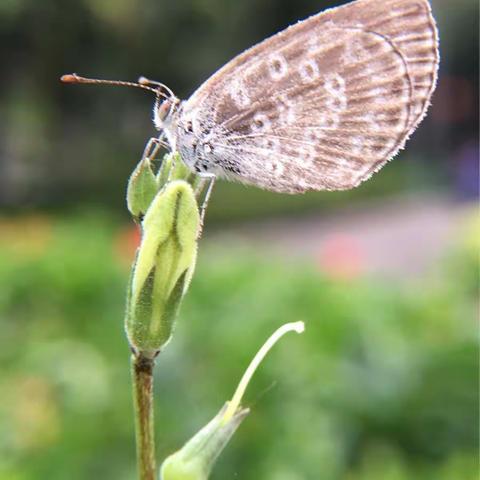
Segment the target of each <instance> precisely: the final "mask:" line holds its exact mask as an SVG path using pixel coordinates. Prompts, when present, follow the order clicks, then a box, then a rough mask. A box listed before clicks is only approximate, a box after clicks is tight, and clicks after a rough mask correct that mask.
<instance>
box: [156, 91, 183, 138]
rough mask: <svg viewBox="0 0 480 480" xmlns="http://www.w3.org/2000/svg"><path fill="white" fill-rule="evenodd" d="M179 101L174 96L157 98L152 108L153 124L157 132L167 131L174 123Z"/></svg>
mask: <svg viewBox="0 0 480 480" xmlns="http://www.w3.org/2000/svg"><path fill="white" fill-rule="evenodd" d="M179 104H180V100H179V99H178V98H176V97H175V96H171V97H167V98H162V97H160V96H157V99H156V100H155V105H154V106H153V123H154V125H155V128H157V130H168V129H169V127H170V126H171V125H172V123H174V120H175V118H176V114H177V112H178V105H179Z"/></svg>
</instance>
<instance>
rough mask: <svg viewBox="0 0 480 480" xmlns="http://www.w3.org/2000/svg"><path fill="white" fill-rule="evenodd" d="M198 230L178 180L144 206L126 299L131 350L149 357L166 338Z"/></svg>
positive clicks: (188, 191)
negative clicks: (145, 208)
mask: <svg viewBox="0 0 480 480" xmlns="http://www.w3.org/2000/svg"><path fill="white" fill-rule="evenodd" d="M199 228H200V218H199V212H198V206H197V202H196V199H195V195H194V193H193V190H192V187H191V186H190V185H189V184H188V183H187V182H185V181H183V180H177V181H173V182H170V183H169V184H168V185H167V186H166V187H165V188H164V189H162V190H161V191H160V192H159V193H158V194H157V196H156V197H155V199H154V200H153V202H152V203H151V205H150V207H149V208H148V210H147V212H146V214H145V217H144V219H143V222H142V232H143V235H142V242H141V245H140V248H139V249H138V252H137V257H136V259H135V263H134V265H133V271H132V275H131V281H130V288H129V292H128V298H127V311H126V331H127V337H128V339H129V342H130V345H131V346H132V348H133V349H134V350H135V351H136V352H141V353H142V354H143V355H145V356H153V355H155V354H156V353H158V351H159V350H160V349H161V347H162V346H164V345H165V344H166V343H167V342H168V340H169V339H170V337H171V334H172V329H173V324H174V320H175V318H176V315H177V312H178V309H179V306H180V303H181V300H182V298H183V296H184V294H185V292H186V291H187V289H188V285H189V283H190V279H191V277H192V274H193V270H194V268H195V261H196V256H197V238H198V232H199Z"/></svg>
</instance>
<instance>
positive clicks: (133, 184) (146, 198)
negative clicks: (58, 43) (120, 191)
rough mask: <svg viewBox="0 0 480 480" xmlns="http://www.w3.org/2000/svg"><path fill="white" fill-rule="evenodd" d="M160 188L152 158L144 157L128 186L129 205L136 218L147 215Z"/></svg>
mask: <svg viewBox="0 0 480 480" xmlns="http://www.w3.org/2000/svg"><path fill="white" fill-rule="evenodd" d="M158 190H159V188H158V185H157V182H156V179H155V175H154V173H153V171H152V166H151V164H150V160H149V159H148V158H144V159H142V160H141V161H140V163H139V164H138V165H137V166H136V167H135V170H134V171H133V173H132V175H131V176H130V179H129V181H128V186H127V207H128V210H129V212H130V213H131V214H132V216H133V217H134V218H135V219H137V220H140V219H141V218H142V217H143V215H145V212H146V211H147V209H148V207H149V206H150V204H151V203H152V200H153V199H154V198H155V195H156V194H157V192H158Z"/></svg>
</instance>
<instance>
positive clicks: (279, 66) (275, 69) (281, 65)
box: [268, 53, 288, 80]
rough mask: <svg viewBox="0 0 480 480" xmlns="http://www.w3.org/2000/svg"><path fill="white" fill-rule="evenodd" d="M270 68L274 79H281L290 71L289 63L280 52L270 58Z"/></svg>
mask: <svg viewBox="0 0 480 480" xmlns="http://www.w3.org/2000/svg"><path fill="white" fill-rule="evenodd" d="M268 70H269V72H270V76H271V77H272V79H273V80H281V79H282V78H283V77H285V75H287V73H288V63H287V60H286V59H285V57H284V56H283V55H281V54H279V53H276V54H274V55H271V56H270V58H269V59H268Z"/></svg>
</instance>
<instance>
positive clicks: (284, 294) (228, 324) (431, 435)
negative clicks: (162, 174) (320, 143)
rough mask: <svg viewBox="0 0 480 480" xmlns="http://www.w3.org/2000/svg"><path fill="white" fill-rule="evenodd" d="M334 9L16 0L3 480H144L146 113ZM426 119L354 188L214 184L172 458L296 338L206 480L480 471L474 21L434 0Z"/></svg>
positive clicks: (252, 2)
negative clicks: (140, 408)
mask: <svg viewBox="0 0 480 480" xmlns="http://www.w3.org/2000/svg"><path fill="white" fill-rule="evenodd" d="M336 3H337V2H335V1H333V0H329V1H321V0H297V1H295V2H291V1H288V0H242V1H238V0H177V1H166V0H143V1H135V0H115V1H114V0H43V1H41V2H39V1H35V0H2V1H1V2H0V36H1V42H0V58H1V75H0V282H1V289H0V479H1V480H31V479H43V478H49V479H50V480H56V479H71V480H77V479H79V480H80V479H87V478H103V479H112V480H113V479H115V480H123V479H125V480H127V479H133V478H135V458H134V443H133V420H132V407H131V392H130V381H129V373H128V369H129V366H128V363H129V351H128V346H127V344H126V342H125V339H124V335H123V326H122V322H123V308H124V290H125V284H126V278H127V275H128V270H129V264H130V262H131V259H132V256H133V252H134V249H135V245H136V244H137V242H138V233H137V232H136V230H135V229H134V228H133V226H132V225H131V222H130V221H129V218H128V216H127V214H126V212H125V205H124V203H125V202H124V192H125V186H126V181H127V178H128V175H129V173H130V172H131V170H132V169H133V167H134V165H135V163H136V162H137V161H138V160H139V158H140V155H141V152H142V150H143V146H144V143H145V142H146V140H147V139H148V138H149V137H150V136H151V135H153V134H154V133H155V132H154V129H153V127H152V124H151V120H150V117H151V112H150V109H151V105H152V98H151V97H149V96H148V95H146V94H145V93H143V92H140V91H136V90H133V89H131V90H128V89H116V88H107V87H103V88H102V87H92V86H84V87H80V86H70V85H63V84H60V83H59V81H58V78H59V76H60V75H61V74H63V73H69V72H73V71H75V72H78V73H79V74H84V75H90V76H96V77H102V78H115V79H126V80H135V79H136V78H137V77H138V76H139V75H145V76H147V77H151V78H155V79H158V80H161V81H162V82H164V83H166V84H168V85H169V86H170V87H171V88H172V89H173V90H174V91H175V92H176V93H177V95H179V96H180V97H183V98H184V97H187V96H188V95H189V94H190V93H191V92H192V91H193V90H194V89H195V88H196V87H197V86H198V85H199V84H200V83H201V82H202V81H203V80H205V79H206V78H208V76H209V75H211V73H213V72H214V71H215V70H216V69H218V68H219V67H220V66H222V65H223V64H224V63H225V62H226V61H228V60H229V59H230V58H232V57H233V56H234V55H235V54H237V53H239V52H241V51H242V50H243V49H245V48H247V47H249V46H251V45H253V44H254V43H256V42H258V41H260V40H262V39H263V38H265V37H267V36H269V35H271V34H273V33H275V32H276V31H278V30H280V29H282V28H284V27H286V26H287V25H289V24H291V23H293V22H295V21H296V20H298V19H301V18H304V17H306V16H308V15H310V14H313V13H316V12H318V11H320V10H321V9H323V8H325V7H331V6H334V5H335V4H336ZM432 5H433V10H434V14H435V16H436V18H437V20H438V25H439V30H440V39H441V56H442V60H441V71H440V80H439V84H438V87H437V90H436V93H435V95H434V98H433V106H432V107H431V109H430V111H429V115H428V117H427V118H426V119H425V121H424V122H423V123H422V125H421V126H420V128H419V130H418V131H417V132H416V133H415V134H414V136H413V137H412V139H411V140H410V142H409V143H408V145H407V149H406V150H405V151H404V152H402V153H401V154H400V155H399V156H398V157H397V158H396V159H395V160H394V161H393V162H392V163H391V164H389V165H388V166H386V167H385V168H384V169H383V170H382V171H381V172H379V173H378V174H376V175H375V176H374V177H373V178H372V179H371V180H370V181H369V182H367V183H366V184H364V185H362V186H361V187H359V188H357V189H355V190H353V191H350V192H340V193H314V194H308V195H302V196H285V195H278V194H271V193H266V192H262V191H259V190H257V189H254V188H247V187H244V186H239V185H233V184H227V183H221V182H219V183H217V186H216V188H215V191H214V194H213V197H212V201H211V205H210V207H209V211H208V214H207V220H206V228H205V234H204V236H203V238H202V241H201V246H200V255H199V265H198V269H197V272H196V275H195V277H194V280H193V283H192V286H191V290H190V293H189V295H188V297H187V299H186V301H185V303H184V306H183V309H182V312H181V315H180V319H179V322H178V328H177V332H176V335H175V337H174V339H173V341H172V342H171V344H170V345H169V347H168V348H167V349H166V350H165V352H164V353H163V354H162V355H161V357H160V359H159V362H158V368H157V373H156V393H157V397H156V401H155V403H156V432H157V438H158V457H159V459H161V458H164V457H165V456H166V455H167V454H168V453H170V452H172V451H173V450H174V449H176V448H178V447H179V446H180V445H181V444H182V442H184V441H185V440H186V439H187V438H189V437H190V436H191V435H192V434H193V432H195V431H196V430H198V428H200V427H201V426H202V425H203V424H205V423H206V422H207V421H208V420H209V419H210V418H211V417H213V415H214V414H215V413H216V411H217V410H218V409H219V408H220V406H221V405H222V404H223V402H224V401H225V400H226V399H227V398H228V397H229V396H230V395H231V394H232V393H233V390H234V388H235V385H236V383H237V382H238V380H239V379H240V376H241V374H242V373H243V370H244V368H245V367H246V365H247V363H248V361H249V360H250V358H251V357H252V356H253V354H254V353H255V351H256V349H257V348H258V347H259V346H260V344H261V343H262V342H263V341H264V339H266V337H267V336H268V335H269V334H270V333H271V332H272V331H273V330H274V329H275V328H276V327H277V326H279V325H280V324H281V323H283V322H286V321H294V320H299V319H302V320H304V321H305V322H306V323H307V331H306V333H305V334H304V335H303V336H301V337H297V336H290V337H287V338H286V339H285V340H283V341H282V343H281V344H280V345H278V346H276V348H275V350H274V351H273V352H272V354H271V355H270V356H269V357H268V358H267V360H266V362H265V363H264V365H263V366H262V367H261V369H260V371H259V372H258V374H257V376H256V377H255V378H254V381H253V383H252V385H251V386H250V388H249V390H248V394H247V398H246V403H247V404H248V405H250V406H251V407H252V413H251V414H250V416H249V418H248V419H247V420H246V421H245V422H244V424H243V425H242V426H241V428H240V430H239V431H238V433H237V434H236V436H235V437H234V439H233V441H232V443H231V444H230V445H229V447H228V449H227V450H226V451H225V453H224V455H222V457H221V460H220V462H219V464H218V465H217V468H216V469H215V471H214V474H213V476H212V478H213V479H217V480H220V479H222V480H224V479H229V478H241V479H252V480H253V479H262V480H310V479H312V480H314V479H325V480H340V479H342V480H407V479H409V480H410V479H415V480H417V479H420V480H422V479H425V480H433V479H435V480H457V479H458V480H471V479H472V480H473V478H477V474H478V420H479V419H478V346H477V336H478V335H477V333H478V330H477V325H476V322H477V307H478V263H479V262H478V248H479V246H480V245H479V243H480V242H479V238H480V222H479V218H478V211H477V206H476V204H477V200H478V3H477V2H476V1H475V0H456V1H455V2H452V1H450V0H432Z"/></svg>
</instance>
